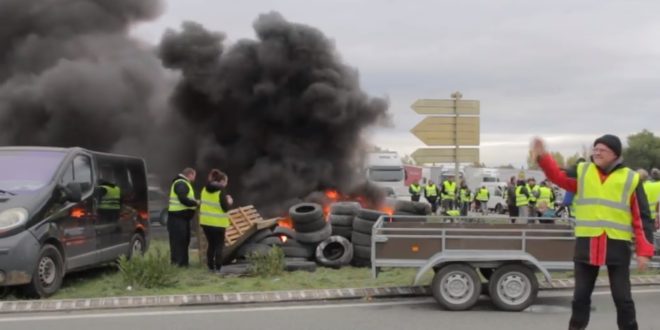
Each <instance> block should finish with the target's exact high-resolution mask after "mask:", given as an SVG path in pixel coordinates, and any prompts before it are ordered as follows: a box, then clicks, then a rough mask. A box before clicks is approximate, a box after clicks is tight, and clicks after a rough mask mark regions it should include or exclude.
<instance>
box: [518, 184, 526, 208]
mask: <svg viewBox="0 0 660 330" xmlns="http://www.w3.org/2000/svg"><path fill="white" fill-rule="evenodd" d="M522 188H523V186H518V187H516V206H518V207H520V206H527V205H529V199H528V198H527V196H526V195H525V194H523V193H522Z"/></svg>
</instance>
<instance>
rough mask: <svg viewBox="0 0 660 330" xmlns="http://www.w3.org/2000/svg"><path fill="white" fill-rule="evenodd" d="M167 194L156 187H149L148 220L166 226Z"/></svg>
mask: <svg viewBox="0 0 660 330" xmlns="http://www.w3.org/2000/svg"><path fill="white" fill-rule="evenodd" d="M168 206H169V196H168V195H167V194H165V192H164V191H163V190H162V189H160V188H158V187H149V220H150V221H151V223H154V222H158V223H159V224H160V225H161V226H167V208H168Z"/></svg>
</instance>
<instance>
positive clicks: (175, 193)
mask: <svg viewBox="0 0 660 330" xmlns="http://www.w3.org/2000/svg"><path fill="white" fill-rule="evenodd" d="M196 176H197V172H195V170H194V169H192V168H190V167H188V168H185V169H183V171H181V173H180V174H179V175H177V177H176V178H174V180H172V186H171V188H170V204H169V207H168V209H167V210H168V212H167V232H168V234H169V238H170V260H171V262H172V264H174V265H177V266H179V267H188V247H189V246H190V235H191V232H190V223H191V222H192V219H193V217H194V216H195V211H196V210H197V206H199V202H198V201H197V200H195V191H194V190H193V186H192V183H193V182H195V177H196Z"/></svg>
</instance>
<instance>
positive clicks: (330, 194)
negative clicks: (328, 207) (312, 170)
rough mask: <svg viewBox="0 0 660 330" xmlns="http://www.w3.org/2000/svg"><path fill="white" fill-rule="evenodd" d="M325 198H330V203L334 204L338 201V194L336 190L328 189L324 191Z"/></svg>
mask: <svg viewBox="0 0 660 330" xmlns="http://www.w3.org/2000/svg"><path fill="white" fill-rule="evenodd" d="M325 196H326V197H328V198H330V200H331V201H333V202H336V201H337V199H339V192H337V190H332V189H328V190H326V191H325Z"/></svg>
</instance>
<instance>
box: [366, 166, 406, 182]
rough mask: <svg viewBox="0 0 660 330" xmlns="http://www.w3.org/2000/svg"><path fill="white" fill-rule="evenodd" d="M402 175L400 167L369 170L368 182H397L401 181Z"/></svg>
mask: <svg viewBox="0 0 660 330" xmlns="http://www.w3.org/2000/svg"><path fill="white" fill-rule="evenodd" d="M403 179H404V173H403V169H402V168H400V167H393V168H382V167H381V168H371V169H370V170H369V180H371V181H375V182H397V181H403Z"/></svg>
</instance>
